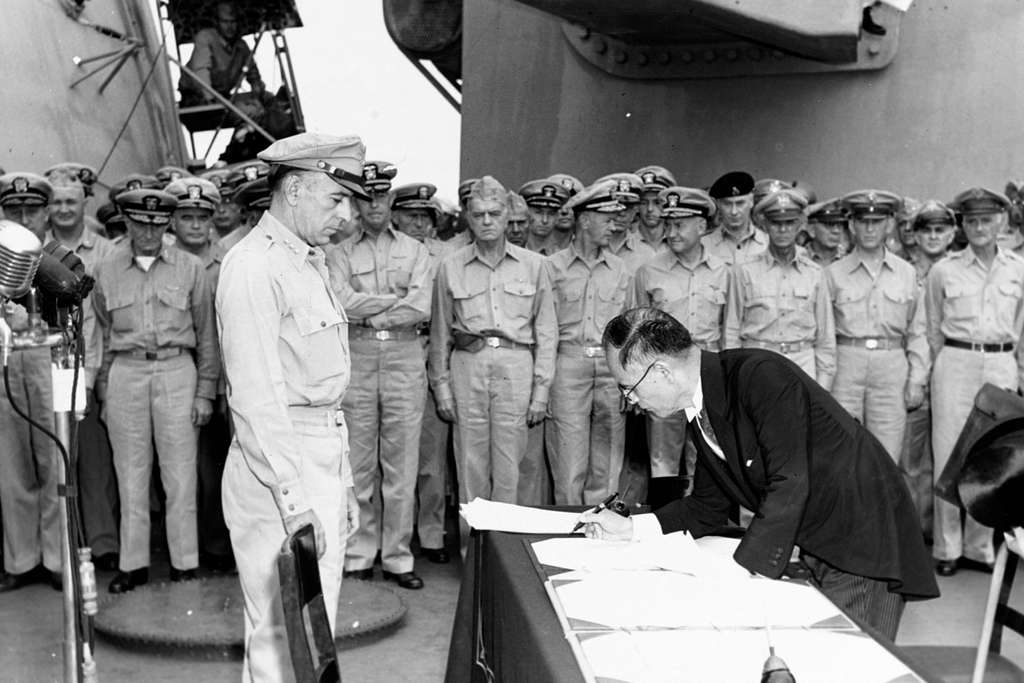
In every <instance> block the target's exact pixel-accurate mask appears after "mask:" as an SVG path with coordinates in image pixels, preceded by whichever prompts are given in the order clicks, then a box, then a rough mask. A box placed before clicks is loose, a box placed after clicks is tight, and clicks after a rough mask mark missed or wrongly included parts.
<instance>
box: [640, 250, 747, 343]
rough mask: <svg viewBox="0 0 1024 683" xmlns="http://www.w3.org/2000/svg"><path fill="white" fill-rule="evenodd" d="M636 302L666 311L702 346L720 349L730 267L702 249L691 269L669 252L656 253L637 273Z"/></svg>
mask: <svg viewBox="0 0 1024 683" xmlns="http://www.w3.org/2000/svg"><path fill="white" fill-rule="evenodd" d="M635 291H636V305H637V306H651V307H653V308H657V309H659V310H662V311H665V312H666V313H668V314H669V315H671V316H672V317H673V318H675V319H676V320H678V321H679V322H681V323H682V324H683V326H684V327H686V329H687V330H689V331H690V335H691V336H692V337H693V340H694V342H695V343H696V344H697V345H698V346H700V347H701V348H702V349H708V350H710V351H719V350H721V348H722V323H723V321H724V318H725V301H726V295H727V293H728V291H729V266H728V264H726V263H725V261H722V260H721V259H720V258H718V257H717V256H715V255H714V254H711V253H710V252H708V250H707V249H703V250H702V253H701V257H700V260H699V261H698V262H697V264H696V265H695V266H693V267H692V268H691V267H689V266H687V265H686V264H684V263H683V262H682V260H680V258H679V257H678V256H676V255H675V254H674V253H672V252H671V251H668V250H666V251H662V252H659V253H658V254H657V255H656V256H655V257H654V258H653V259H652V260H651V261H649V262H648V263H647V264H645V265H643V266H641V267H640V269H639V270H638V271H637V272H636V286H635Z"/></svg>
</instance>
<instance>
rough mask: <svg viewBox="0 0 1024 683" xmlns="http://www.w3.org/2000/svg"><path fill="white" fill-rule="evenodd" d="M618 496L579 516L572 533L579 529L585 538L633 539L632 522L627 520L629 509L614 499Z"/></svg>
mask: <svg viewBox="0 0 1024 683" xmlns="http://www.w3.org/2000/svg"><path fill="white" fill-rule="evenodd" d="M617 497H618V494H615V495H612V496H609V497H608V498H607V499H606V500H604V501H602V503H601V504H600V505H598V506H597V507H596V508H594V509H592V510H587V511H586V512H584V513H583V514H582V515H580V521H579V522H578V523H577V524H576V526H575V527H574V528H573V533H575V532H576V531H578V530H579V529H580V528H581V527H583V528H584V533H585V534H586V536H587V538H600V539H605V540H618V541H628V540H631V539H632V538H633V520H631V519H629V508H628V507H626V506H625V505H624V504H621V502H620V501H617V500H616V498H617Z"/></svg>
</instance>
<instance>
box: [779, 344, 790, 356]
mask: <svg viewBox="0 0 1024 683" xmlns="http://www.w3.org/2000/svg"><path fill="white" fill-rule="evenodd" d="M789 347H790V343H789V342H779V353H789Z"/></svg>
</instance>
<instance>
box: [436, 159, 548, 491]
mask: <svg viewBox="0 0 1024 683" xmlns="http://www.w3.org/2000/svg"><path fill="white" fill-rule="evenodd" d="M507 201H508V191H507V190H506V189H505V188H504V187H502V185H501V184H500V183H499V182H498V181H496V180H495V179H494V178H492V177H490V176H485V177H484V178H481V179H480V180H479V181H478V182H476V183H474V184H473V187H472V188H471V190H470V194H469V200H468V202H467V210H468V213H467V217H468V219H469V225H470V229H471V230H472V231H473V235H474V242H473V244H471V245H468V246H465V247H462V248H460V249H458V250H456V251H455V252H453V253H451V254H450V255H449V256H448V257H447V258H445V259H444V261H442V263H441V266H440V268H439V269H438V272H437V278H436V281H435V284H434V299H433V317H432V319H431V331H430V366H429V367H430V382H431V386H432V387H433V389H434V397H435V399H436V400H437V407H438V412H439V413H440V415H441V416H442V417H444V418H445V419H447V420H449V421H450V422H453V423H454V425H455V426H454V442H455V463H456V467H457V474H458V480H459V501H460V502H463V503H465V502H469V501H470V500H472V499H473V498H475V497H477V496H480V497H482V498H487V499H490V500H495V501H499V502H505V503H512V502H516V499H517V495H518V494H517V491H518V486H519V464H520V461H521V460H522V458H523V455H524V454H525V452H526V440H527V430H526V427H527V425H534V424H538V423H540V422H541V420H543V419H544V416H545V414H546V413H547V408H548V393H549V391H550V387H551V378H552V376H553V375H554V370H555V350H556V346H557V340H558V323H557V321H556V319H555V307H554V302H553V300H552V294H551V283H550V281H549V279H548V276H547V272H546V271H545V269H544V267H543V259H542V257H541V256H539V255H538V254H534V253H533V252H530V251H528V250H525V249H520V248H519V247H516V246H513V245H511V244H508V243H507V242H506V240H505V237H504V234H505V227H506V223H507V221H508V204H507ZM453 346H454V349H453Z"/></svg>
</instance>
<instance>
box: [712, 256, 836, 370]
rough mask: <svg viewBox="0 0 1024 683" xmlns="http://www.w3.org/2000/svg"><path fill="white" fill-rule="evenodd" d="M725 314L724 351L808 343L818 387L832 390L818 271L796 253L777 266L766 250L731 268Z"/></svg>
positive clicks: (828, 316)
mask: <svg viewBox="0 0 1024 683" xmlns="http://www.w3.org/2000/svg"><path fill="white" fill-rule="evenodd" d="M727 301H728V303H727V304H726V312H725V348H727V349H732V348H739V347H742V346H743V342H744V341H760V342H769V343H773V344H779V343H782V342H797V341H802V342H810V343H811V344H812V346H813V347H814V363H815V369H816V374H817V377H816V379H817V380H818V383H819V384H821V386H823V387H825V388H826V389H830V388H831V387H832V378H833V377H834V376H835V373H836V332H835V320H834V318H833V314H832V300H831V298H830V297H829V293H828V284H827V283H826V281H825V272H824V271H823V270H822V269H821V266H819V265H818V264H816V263H814V262H813V261H811V259H809V258H808V257H807V256H804V255H803V254H800V253H797V255H796V258H794V259H793V261H792V262H790V263H780V262H779V261H778V260H777V259H776V258H775V256H773V255H772V253H771V252H770V251H765V252H764V253H763V254H761V255H760V256H757V257H756V258H755V259H754V260H753V261H749V262H747V263H743V264H738V265H736V266H735V267H733V269H732V271H731V272H730V276H729V296H728V300H727Z"/></svg>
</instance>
